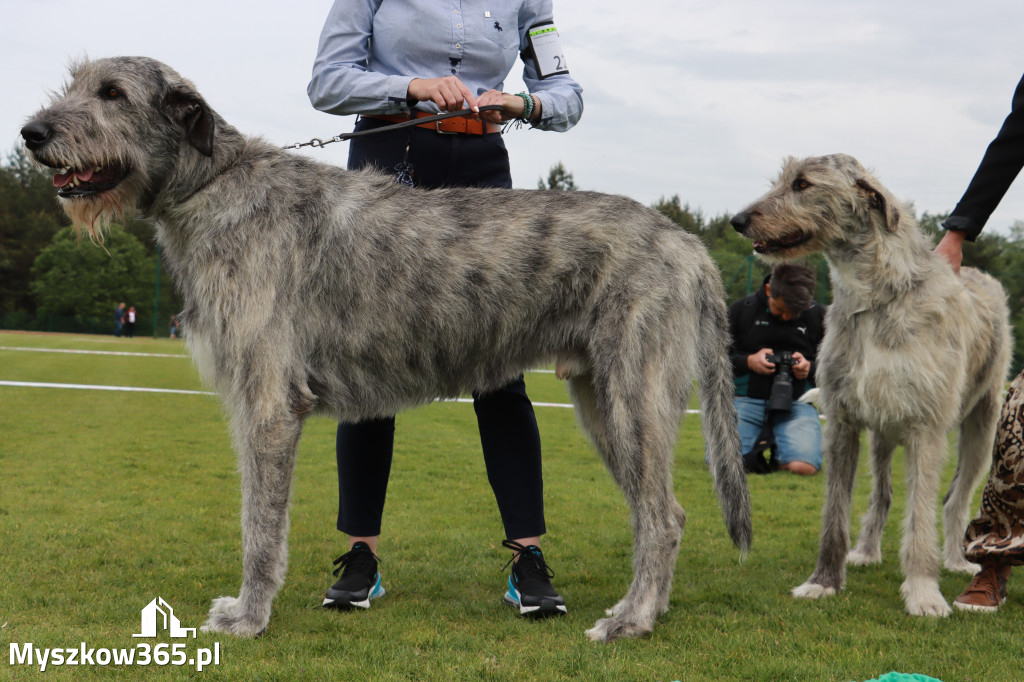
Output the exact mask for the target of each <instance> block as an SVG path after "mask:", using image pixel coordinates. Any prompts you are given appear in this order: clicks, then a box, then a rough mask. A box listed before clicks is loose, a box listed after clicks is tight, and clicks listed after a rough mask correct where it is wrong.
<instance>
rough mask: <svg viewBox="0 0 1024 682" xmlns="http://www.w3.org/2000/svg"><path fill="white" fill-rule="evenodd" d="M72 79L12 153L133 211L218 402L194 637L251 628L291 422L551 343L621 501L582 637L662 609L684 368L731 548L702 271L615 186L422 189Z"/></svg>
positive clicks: (267, 585) (86, 194)
mask: <svg viewBox="0 0 1024 682" xmlns="http://www.w3.org/2000/svg"><path fill="white" fill-rule="evenodd" d="M72 78H73V80H72V81H71V82H70V83H69V84H67V85H66V86H65V87H64V90H63V92H62V93H61V94H59V95H57V96H55V97H54V99H53V101H52V102H51V104H50V105H49V106H48V107H46V108H44V109H43V110H42V111H39V112H38V113H37V114H36V115H35V116H34V117H33V119H32V120H31V121H30V122H29V123H28V124H27V125H26V126H25V128H24V129H23V130H22V135H23V136H24V138H25V141H26V145H27V146H28V148H29V150H30V151H31V152H32V155H33V157H34V158H35V159H36V160H37V161H38V162H39V163H42V164H44V165H46V166H49V167H51V168H56V169H59V171H58V173H57V175H56V176H55V184H57V185H58V186H59V187H60V189H59V190H58V196H59V197H60V200H61V202H62V204H63V206H64V208H65V209H66V211H67V212H68V214H69V215H71V217H72V218H73V220H74V221H75V223H76V224H77V225H78V226H80V227H83V228H84V229H87V230H90V231H91V232H92V233H93V235H94V236H96V235H97V234H99V230H101V229H102V227H103V224H104V221H105V220H107V219H109V218H110V217H111V215H112V214H114V213H116V212H119V211H140V212H141V213H143V214H144V215H145V216H148V217H149V218H151V219H152V220H153V221H154V223H155V225H156V234H157V240H158V241H159V243H160V244H161V246H162V247H163V253H164V256H165V257H166V259H167V262H168V265H169V268H170V270H171V272H172V274H173V276H174V278H175V281H176V283H177V285H178V287H179V289H180V291H181V293H182V295H183V296H184V299H185V310H184V312H183V313H182V315H181V317H180V318H179V319H180V322H181V325H182V327H183V328H184V330H185V332H186V338H187V339H188V345H189V348H190V350H191V352H192V354H193V357H194V358H195V360H196V363H197V365H198V366H199V369H200V371H201V372H202V374H203V375H204V377H206V378H207V379H208V380H209V381H210V382H211V383H212V384H213V385H214V386H215V387H216V389H217V392H218V393H219V394H220V396H221V398H222V400H223V402H224V404H225V406H226V408H227V410H228V412H229V414H230V417H231V428H232V433H233V440H234V445H235V449H236V450H237V453H238V459H239V468H240V471H241V477H242V538H243V556H242V586H241V590H240V592H239V594H238V596H237V597H221V598H220V599H217V600H215V601H214V604H213V608H212V609H211V610H210V616H209V620H208V621H207V623H206V626H205V627H206V628H207V629H209V630H217V631H224V632H230V633H234V634H237V635H247V636H252V635H256V634H258V633H260V632H262V631H263V630H264V629H265V628H266V627H267V623H268V620H269V618H270V610H271V602H272V600H273V598H274V595H275V594H276V592H277V591H278V589H279V588H280V586H281V585H282V583H283V581H284V575H285V568H286V564H287V549H286V538H287V533H288V505H289V497H290V491H291V480H292V470H293V467H294V464H295V451H296V447H297V445H298V442H299V436H300V434H301V431H302V425H303V422H304V421H305V419H306V417H308V416H309V415H310V414H312V413H314V412H320V413H325V414H329V415H331V416H333V417H336V418H338V419H342V420H346V421H355V420H360V419H364V418H367V417H374V416H381V415H387V414H393V413H394V412H396V411H398V410H401V409H404V408H407V407H411V406H414V405H419V404H422V403H425V402H428V401H430V400H433V399H434V398H437V397H450V396H457V395H459V394H464V393H468V392H470V391H473V390H479V391H487V390H491V389H494V388H497V387H500V386H502V385H505V384H506V383H508V382H509V381H510V380H511V379H513V378H514V377H515V376H517V375H518V374H520V373H521V372H523V370H524V369H527V368H529V367H532V366H534V365H535V364H536V363H542V362H547V361H550V360H552V359H554V358H555V357H556V356H558V355H562V356H563V357H564V358H566V359H567V363H566V366H571V368H572V376H571V377H570V378H569V380H568V383H569V390H570V392H571V394H572V396H573V400H574V402H575V404H576V413H577V416H578V418H579V421H580V423H581V424H582V425H583V428H584V429H585V430H586V431H587V433H588V434H589V436H590V437H591V439H592V440H593V442H594V445H595V446H596V448H597V450H598V452H599V453H600V455H601V457H602V458H603V460H604V462H605V464H606V465H607V467H608V469H609V470H610V471H611V474H612V476H613V477H614V478H615V481H616V482H617V483H618V485H619V487H620V488H621V489H622V491H623V493H624V494H625V497H626V500H627V501H628V503H629V506H630V509H631V511H632V521H633V529H634V564H633V567H634V578H633V583H632V585H631V586H630V588H629V591H628V593H627V594H626V596H625V598H623V599H622V600H621V601H620V602H619V603H618V604H617V605H616V606H614V607H613V608H612V609H611V610H610V611H609V614H608V617H607V618H604V619H601V620H599V621H598V622H597V624H596V625H595V626H594V627H593V628H592V629H591V630H589V631H588V634H589V636H590V638H591V639H594V640H610V639H614V638H616V637H622V636H635V635H641V634H643V633H646V632H649V631H650V630H651V628H652V626H653V624H654V620H655V617H656V616H657V615H658V614H659V613H661V612H663V611H665V610H666V609H667V608H668V603H669V592H670V590H671V587H672V574H673V571H674V568H675V559H676V555H677V553H678V551H679V540H680V537H681V535H682V532H683V525H684V523H685V515H684V513H683V510H682V508H681V507H680V506H679V504H678V503H677V502H676V499H675V496H674V494H673V484H672V457H673V453H672V450H673V444H674V443H675V440H676V434H677V429H678V426H679V420H680V418H681V416H682V414H683V412H684V410H685V408H686V404H687V398H688V396H689V394H690V392H691V382H692V380H693V379H695V378H697V379H699V381H700V389H701V403H702V408H703V409H702V417H703V425H704V432H705V435H706V437H707V440H708V443H709V452H710V454H711V464H712V466H711V470H712V476H713V479H714V482H715V487H716V490H717V492H718V495H719V498H720V500H721V503H722V507H723V511H724V514H725V520H726V525H727V527H728V530H729V533H730V535H731V537H732V539H733V541H734V542H735V543H736V544H737V545H738V546H739V547H740V548H741V549H742V550H743V551H746V550H747V549H748V547H749V545H750V501H749V498H748V496H747V488H746V479H745V477H744V474H743V469H742V463H741V460H740V452H739V448H740V445H739V437H738V434H737V430H736V415H735V412H734V410H733V406H732V381H731V376H732V375H731V369H730V365H729V362H728V359H727V357H726V347H727V345H728V329H727V326H726V312H725V304H724V300H723V292H722V285H721V281H720V277H719V274H718V270H717V269H716V267H715V265H714V263H713V262H712V261H711V259H710V258H709V257H708V255H707V252H706V251H705V250H704V248H703V247H702V246H701V244H700V242H699V240H698V239H697V238H696V237H694V236H692V235H690V234H687V233H686V232H685V231H683V230H681V229H679V228H678V227H677V226H676V225H675V224H673V223H672V222H671V221H669V220H668V219H666V218H665V217H663V216H662V215H660V214H659V213H657V212H655V211H652V210H650V209H646V208H644V207H642V206H640V205H639V204H637V203H635V202H633V201H630V200H628V199H625V198H623V197H614V196H605V195H600V194H593V193H585V192H538V191H513V190H493V189H490V190H485V189H475V190H474V189H453V190H435V191H423V190H414V189H408V188H404V187H402V186H400V185H398V184H397V183H395V182H394V181H393V180H392V178H390V177H388V176H385V175H382V174H378V173H376V172H349V171H345V170H341V169H339V168H335V167H332V166H327V165H324V164H321V163H316V162H315V161H312V160H310V159H308V158H305V157H302V156H298V155H295V154H291V153H287V152H284V151H282V150H281V149H280V148H278V147H275V146H274V145H271V144H268V143H267V142H265V141H264V140H261V139H258V138H252V137H247V136H244V135H242V134H241V133H239V132H238V131H237V130H236V129H235V128H233V127H231V126H230V125H228V124H227V123H226V122H225V121H224V119H222V118H221V117H220V116H218V115H217V114H216V113H215V112H214V111H213V110H212V109H211V108H210V107H209V106H208V105H207V103H206V102H205V101H204V100H203V98H202V97H201V96H200V95H199V93H198V92H197V91H196V90H195V89H194V87H193V86H192V85H191V84H190V83H189V82H188V81H186V80H184V79H183V78H182V77H181V76H179V75H178V74H177V73H175V72H174V71H173V70H171V69H170V68H168V67H167V66H165V65H164V64H161V63H160V62H157V61H154V60H151V59H146V58H142V57H119V58H113V59H102V60H97V61H91V62H83V63H80V64H78V65H76V66H75V67H73V69H72ZM568 360H571V361H568Z"/></svg>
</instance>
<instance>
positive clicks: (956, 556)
mask: <svg viewBox="0 0 1024 682" xmlns="http://www.w3.org/2000/svg"><path fill="white" fill-rule="evenodd" d="M999 410H1000V396H999V395H998V393H996V392H994V391H993V392H990V393H989V394H987V395H985V396H984V397H983V398H982V399H981V400H980V401H978V404H977V405H975V407H974V409H973V410H971V412H970V413H969V414H968V415H967V417H966V419H964V421H963V423H962V424H961V425H960V448H959V450H960V458H959V459H958V461H957V466H956V475H955V476H954V477H953V482H952V483H951V484H950V486H949V492H948V493H946V499H945V500H943V504H942V511H943V515H942V521H943V528H944V532H945V543H944V552H943V553H944V555H945V566H946V569H948V570H950V571H957V572H960V573H977V572H978V570H979V569H980V567H979V566H978V565H977V564H974V563H971V562H970V561H968V560H967V559H966V558H964V551H963V539H964V531H966V530H967V523H968V522H969V521H970V514H971V510H970V505H971V497H972V496H973V495H974V490H975V489H976V488H977V487H978V484H979V483H981V479H982V477H983V476H984V475H985V471H986V469H987V467H988V465H989V463H990V462H991V461H992V448H993V446H994V443H995V437H996V426H997V424H998V422H999Z"/></svg>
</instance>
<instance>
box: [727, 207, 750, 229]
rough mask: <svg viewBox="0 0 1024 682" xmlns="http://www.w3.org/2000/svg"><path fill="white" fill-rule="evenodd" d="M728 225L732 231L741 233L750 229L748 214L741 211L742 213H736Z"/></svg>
mask: <svg viewBox="0 0 1024 682" xmlns="http://www.w3.org/2000/svg"><path fill="white" fill-rule="evenodd" d="M729 224H730V225H732V229H734V230H736V231H737V232H740V233H742V232H743V231H744V230H746V229H747V228H748V227H750V214H749V213H747V212H746V211H743V212H742V213H737V214H736V215H734V216H733V217H732V220H730V221H729Z"/></svg>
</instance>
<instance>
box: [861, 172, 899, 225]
mask: <svg viewBox="0 0 1024 682" xmlns="http://www.w3.org/2000/svg"><path fill="white" fill-rule="evenodd" d="M876 184H877V181H875V180H869V179H867V178H857V187H858V188H859V189H860V190H861V192H863V193H864V195H865V196H866V197H867V200H868V206H870V207H871V208H873V209H875V210H877V211H878V212H879V213H881V214H882V218H883V219H884V220H885V227H886V229H888V230H889V231H890V232H895V231H896V226H897V225H898V224H899V222H900V210H899V208H897V207H896V204H895V202H894V201H892V199H891V197H889V196H887V195H886V193H885V190H884V189H882V188H881V187H880V186H879V187H878V188H876V187H875V185H876Z"/></svg>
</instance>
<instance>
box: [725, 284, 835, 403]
mask: <svg viewBox="0 0 1024 682" xmlns="http://www.w3.org/2000/svg"><path fill="white" fill-rule="evenodd" d="M768 279H769V278H768V277H766V278H765V283H767V282H768ZM729 332H730V333H731V334H732V345H731V346H730V347H729V357H730V359H731V360H732V372H733V377H734V378H735V381H736V395H739V396H748V397H750V398H762V399H765V400H767V399H768V396H769V394H770V393H771V387H772V377H771V376H765V375H763V374H757V373H756V372H752V371H750V368H749V367H747V356H748V355H752V354H754V353H756V352H757V351H759V350H761V349H762V348H771V349H772V351H773V352H774V353H776V354H778V353H779V352H781V351H785V350H788V351H790V352H792V351H799V352H800V353H801V354H802V355H803V356H804V357H805V358H807V359H808V360H810V361H811V373H810V374H809V375H808V377H807V378H808V379H809V380H810V383H811V384H812V385H813V383H814V374H815V370H817V367H818V363H817V359H818V346H819V345H820V344H821V338H822V336H824V335H825V308H823V307H822V306H821V305H819V304H818V303H817V302H815V303H813V304H812V305H811V307H810V308H808V309H807V311H806V312H804V314H803V315H801V316H800V317H798V318H796V319H794V320H790V321H789V322H785V321H783V320H782V319H780V318H778V317H775V316H774V315H772V314H771V311H770V310H769V309H768V295H767V294H765V291H764V284H763V283H762V285H761V288H760V289H758V290H757V292H756V293H753V294H751V295H750V296H747V297H746V298H742V299H740V300H739V301H736V302H735V303H733V304H732V305H731V306H729ZM805 390H807V381H801V380H798V379H796V378H795V377H794V379H793V399H794V400H796V399H797V398H799V397H800V396H801V395H802V394H803V393H804V391H805Z"/></svg>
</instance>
